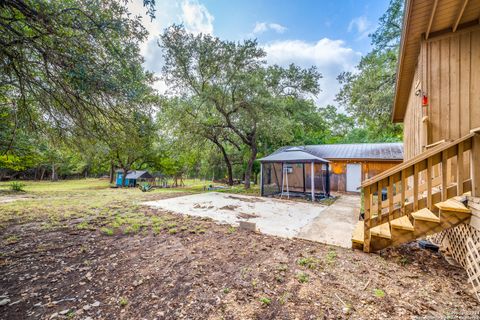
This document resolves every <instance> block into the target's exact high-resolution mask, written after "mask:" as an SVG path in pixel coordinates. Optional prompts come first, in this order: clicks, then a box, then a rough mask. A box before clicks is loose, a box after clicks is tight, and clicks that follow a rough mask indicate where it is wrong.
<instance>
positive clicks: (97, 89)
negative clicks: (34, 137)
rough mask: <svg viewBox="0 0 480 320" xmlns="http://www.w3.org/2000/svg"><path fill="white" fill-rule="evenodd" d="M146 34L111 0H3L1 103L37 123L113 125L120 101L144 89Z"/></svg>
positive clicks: (124, 112) (95, 130)
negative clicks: (142, 51)
mask: <svg viewBox="0 0 480 320" xmlns="http://www.w3.org/2000/svg"><path fill="white" fill-rule="evenodd" d="M147 2H148V3H146V4H147V5H151V3H154V1H147ZM151 9H152V7H150V9H149V10H150V11H151ZM152 14H153V12H152ZM146 35H147V32H146V31H145V29H144V28H143V26H142V25H141V23H140V20H139V19H137V18H135V19H134V18H130V17H129V15H128V14H127V9H126V7H125V3H124V2H118V1H116V0H106V1H88V2H84V1H80V0H69V1H47V0H36V1H33V0H4V1H1V2H0V57H1V61H2V62H1V63H0V103H1V104H2V105H6V106H9V107H10V108H11V109H12V110H14V111H15V117H16V118H17V119H21V120H23V121H25V122H28V123H29V124H30V125H31V126H33V127H35V128H36V129H38V128H42V126H44V125H45V124H46V125H48V126H53V127H56V128H60V129H61V130H62V131H64V132H65V131H71V130H78V129H81V130H82V131H83V133H86V134H89V135H92V134H97V135H101V134H103V133H104V131H105V129H106V128H105V126H104V124H105V123H109V127H110V128H111V127H112V126H116V127H119V126H121V125H123V124H124V123H125V121H124V120H125V119H128V116H129V114H130V113H131V112H132V110H131V109H130V108H129V106H130V104H128V103H126V102H127V101H128V100H130V99H131V98H132V97H133V96H136V95H142V94H143V91H142V90H144V86H142V85H138V84H139V83H140V84H141V83H142V82H143V81H144V79H145V77H146V75H145V72H144V70H143V68H142V66H141V63H142V62H143V60H142V57H141V56H140V54H139V43H140V42H141V41H143V40H144V39H145V37H146Z"/></svg>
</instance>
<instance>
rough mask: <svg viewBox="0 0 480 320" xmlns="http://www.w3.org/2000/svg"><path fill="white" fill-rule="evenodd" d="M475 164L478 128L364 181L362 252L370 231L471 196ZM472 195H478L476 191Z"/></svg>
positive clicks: (479, 178)
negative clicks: (467, 158) (455, 198)
mask: <svg viewBox="0 0 480 320" xmlns="http://www.w3.org/2000/svg"><path fill="white" fill-rule="evenodd" d="M466 151H469V153H470V162H469V163H470V171H471V174H470V176H471V177H468V173H467V174H464V165H465V162H464V160H465V156H464V152H466ZM477 153H478V155H477V156H475V154H477ZM478 163H480V129H478V130H477V129H476V130H473V131H471V132H470V134H467V135H465V136H463V137H461V138H459V139H456V140H454V141H451V142H444V143H442V144H439V145H436V146H432V148H431V149H429V150H427V151H424V152H423V153H422V154H420V155H418V156H416V157H413V158H412V159H409V160H407V161H405V162H403V163H401V164H399V165H397V166H395V167H393V168H391V169H389V170H387V171H384V172H382V173H381V174H379V175H376V176H374V177H372V178H371V179H368V180H366V181H364V182H363V183H362V186H361V187H362V190H363V202H364V244H363V249H364V251H366V252H369V250H370V237H371V236H370V232H369V230H370V229H371V228H374V227H376V226H379V225H381V224H384V223H387V222H388V223H390V221H391V220H393V219H396V218H400V217H402V216H405V215H407V216H408V217H409V219H410V220H411V221H413V220H412V219H413V217H412V215H411V213H412V212H415V211H418V210H420V209H422V208H428V209H429V210H431V211H432V212H438V209H437V208H436V207H435V204H436V203H438V202H440V201H445V200H447V199H449V198H451V197H453V196H458V195H462V194H463V193H464V192H468V191H472V194H473V193H474V191H475V190H476V189H475V188H476V187H477V185H478V183H479V181H480V170H477V171H475V170H473V169H472V168H474V167H475V166H478ZM454 166H455V169H456V170H455V169H453V168H454ZM474 169H475V168H474ZM452 178H453V179H452ZM384 190H386V194H385V193H384V192H385V191H384ZM476 192H477V193H480V190H477V191H476ZM384 197H386V198H385V200H384V199H383V198H384ZM382 228H383V227H382Z"/></svg>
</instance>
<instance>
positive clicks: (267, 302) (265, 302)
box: [260, 297, 272, 306]
mask: <svg viewBox="0 0 480 320" xmlns="http://www.w3.org/2000/svg"><path fill="white" fill-rule="evenodd" d="M260 303H261V304H262V305H263V306H268V305H270V303H272V299H270V298H267V297H261V298H260Z"/></svg>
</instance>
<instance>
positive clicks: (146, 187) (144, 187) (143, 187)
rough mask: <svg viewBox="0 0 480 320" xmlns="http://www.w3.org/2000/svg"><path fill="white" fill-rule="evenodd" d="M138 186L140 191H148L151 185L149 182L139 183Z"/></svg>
mask: <svg viewBox="0 0 480 320" xmlns="http://www.w3.org/2000/svg"><path fill="white" fill-rule="evenodd" d="M138 188H139V189H140V190H141V191H142V192H148V191H150V190H152V185H151V184H149V183H141V184H140V185H139V186H138Z"/></svg>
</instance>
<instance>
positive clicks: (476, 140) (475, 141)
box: [470, 134, 480, 197]
mask: <svg viewBox="0 0 480 320" xmlns="http://www.w3.org/2000/svg"><path fill="white" fill-rule="evenodd" d="M470 171H471V175H470V176H471V178H472V196H473V197H480V135H479V134H475V135H474V136H473V137H472V150H471V151H470Z"/></svg>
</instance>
